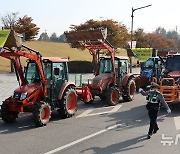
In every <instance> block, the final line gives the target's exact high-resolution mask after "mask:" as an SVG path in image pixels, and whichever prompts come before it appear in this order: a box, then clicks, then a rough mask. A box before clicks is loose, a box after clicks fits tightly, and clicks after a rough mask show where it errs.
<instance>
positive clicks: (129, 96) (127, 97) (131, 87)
mask: <svg viewBox="0 0 180 154" xmlns="http://www.w3.org/2000/svg"><path fill="white" fill-rule="evenodd" d="M135 91H136V84H135V81H134V79H133V78H129V80H128V81H127V84H126V86H125V87H124V93H123V96H122V97H123V100H124V101H125V102H129V101H132V100H133V98H134V94H135Z"/></svg>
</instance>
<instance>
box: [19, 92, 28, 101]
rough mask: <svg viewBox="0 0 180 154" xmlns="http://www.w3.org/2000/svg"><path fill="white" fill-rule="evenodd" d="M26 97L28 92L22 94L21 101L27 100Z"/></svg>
mask: <svg viewBox="0 0 180 154" xmlns="http://www.w3.org/2000/svg"><path fill="white" fill-rule="evenodd" d="M26 96H27V92H25V93H22V94H21V97H20V100H21V101H22V100H24V99H25V98H26Z"/></svg>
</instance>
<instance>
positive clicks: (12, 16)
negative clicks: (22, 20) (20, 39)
mask: <svg viewBox="0 0 180 154" xmlns="http://www.w3.org/2000/svg"><path fill="white" fill-rule="evenodd" d="M18 14H19V13H18V12H16V13H8V14H6V15H5V16H2V17H1V21H2V24H3V28H4V29H11V28H14V26H15V24H16V22H17V18H18V17H17V16H18Z"/></svg>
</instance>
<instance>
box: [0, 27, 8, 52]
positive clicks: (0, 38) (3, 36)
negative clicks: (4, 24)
mask: <svg viewBox="0 0 180 154" xmlns="http://www.w3.org/2000/svg"><path fill="white" fill-rule="evenodd" d="M9 34H10V30H0V52H1V50H2V48H3V47H4V44H5V43H6V40H7V38H8V36H9Z"/></svg>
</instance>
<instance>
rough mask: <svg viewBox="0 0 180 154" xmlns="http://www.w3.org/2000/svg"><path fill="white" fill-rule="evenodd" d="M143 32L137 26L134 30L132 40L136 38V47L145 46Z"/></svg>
mask: <svg viewBox="0 0 180 154" xmlns="http://www.w3.org/2000/svg"><path fill="white" fill-rule="evenodd" d="M144 36H145V32H144V30H143V29H142V28H138V29H137V30H136V31H135V32H134V35H133V37H134V40H136V48H143V47H144V46H145V37H144Z"/></svg>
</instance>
